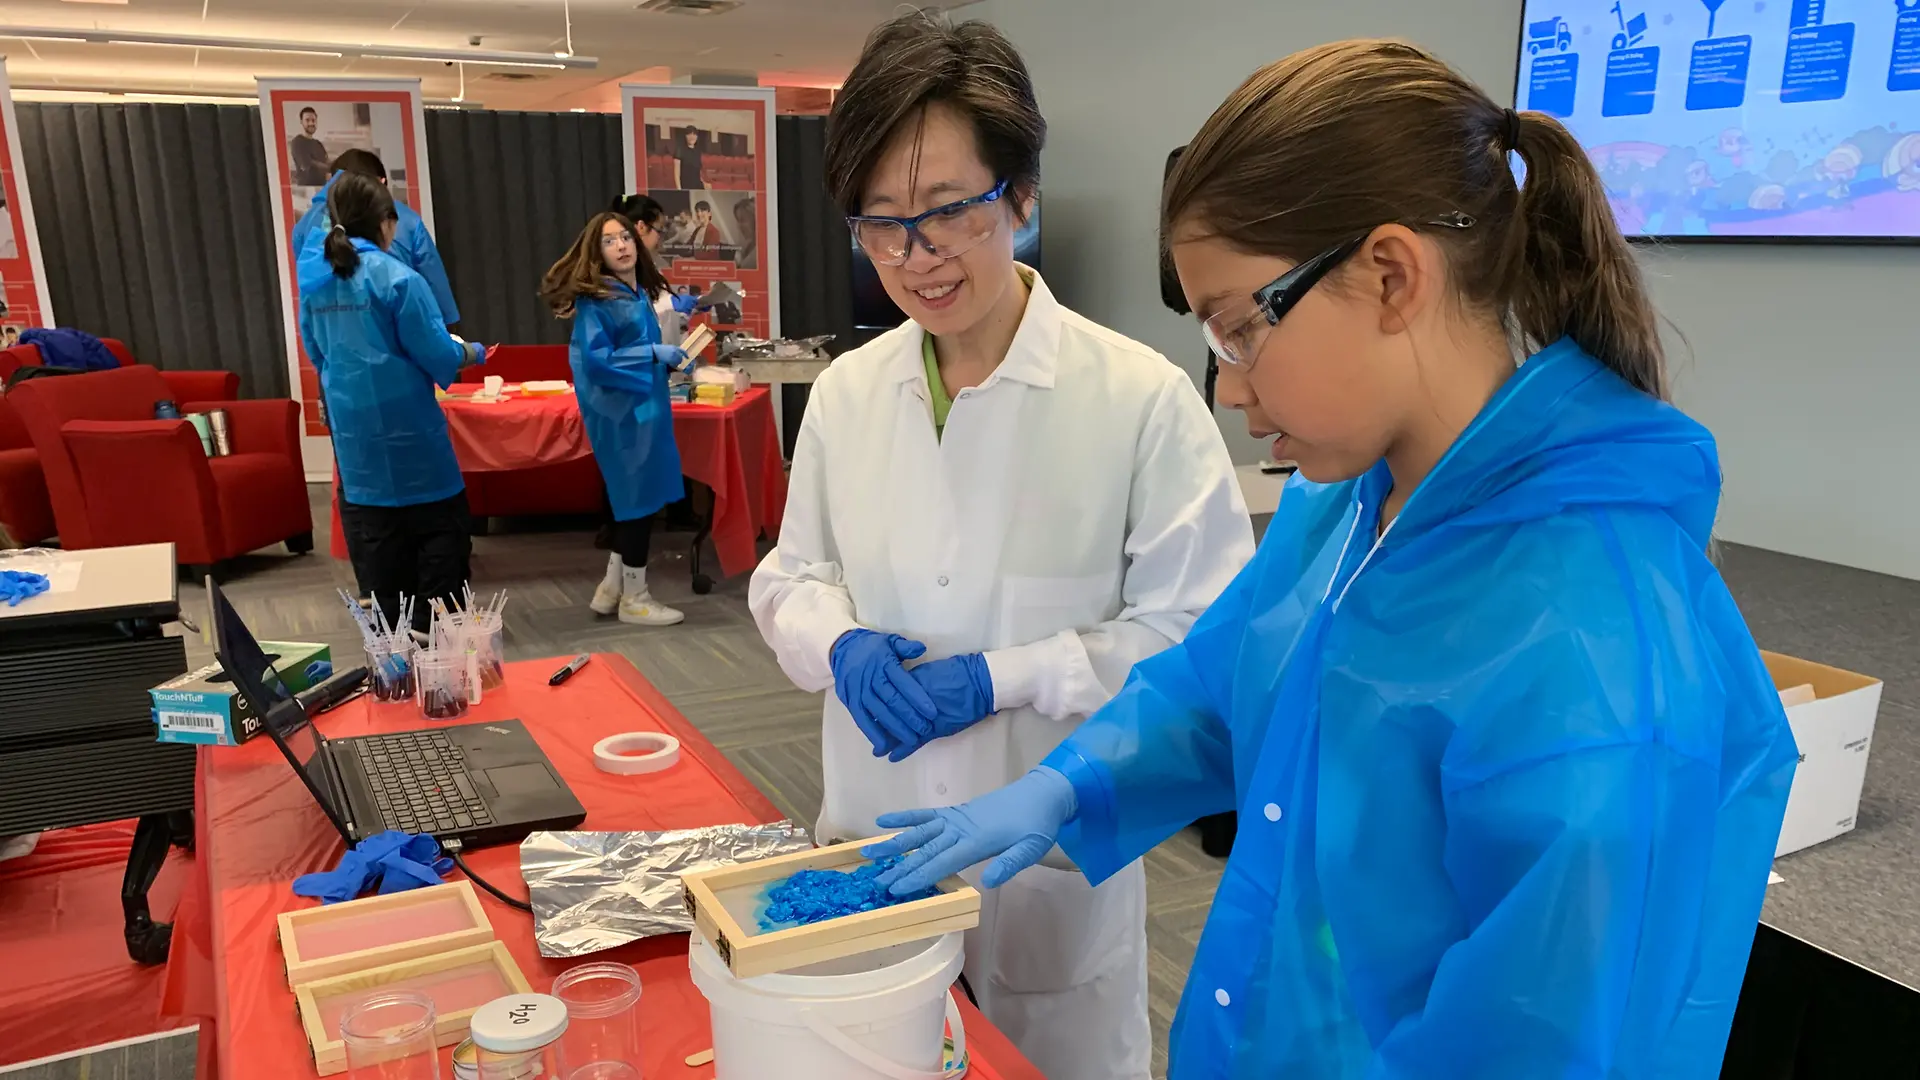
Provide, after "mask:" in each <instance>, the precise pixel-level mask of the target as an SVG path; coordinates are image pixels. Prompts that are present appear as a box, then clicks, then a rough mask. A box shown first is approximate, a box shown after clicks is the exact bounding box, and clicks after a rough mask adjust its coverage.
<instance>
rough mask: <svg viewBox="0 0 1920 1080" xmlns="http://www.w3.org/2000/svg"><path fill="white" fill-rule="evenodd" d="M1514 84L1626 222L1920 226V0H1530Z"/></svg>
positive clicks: (1801, 230) (1638, 228)
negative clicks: (1588, 163)
mask: <svg viewBox="0 0 1920 1080" xmlns="http://www.w3.org/2000/svg"><path fill="white" fill-rule="evenodd" d="M1518 96H1519V98H1520V100H1519V102H1518V107H1520V108H1523V109H1536V110H1539V111H1540V112H1546V113H1551V114H1553V115H1554V116H1557V117H1560V118H1561V120H1563V121H1564V122H1565V123H1566V124H1567V126H1568V127H1569V128H1571V129H1572V130H1573V133H1574V134H1575V135H1576V136H1578V137H1579V139H1580V141H1581V143H1582V144H1584V145H1585V146H1586V148H1587V152H1588V153H1589V154H1591V155H1592V157H1593V161H1594V164H1595V165H1596V166H1598V167H1599V169H1600V175H1601V176H1602V177H1603V178H1605V180H1606V184H1607V190H1608V194H1609V196H1610V198H1611V199H1612V202H1613V208H1614V213H1615V214H1616V215H1617V216H1618V218H1619V220H1620V225H1621V227H1622V228H1623V229H1624V230H1625V231H1626V232H1628V233H1629V234H1634V235H1643V236H1725V237H1749V238H1753V237H1796V238H1797V237H1855V238H1895V239H1909V240H1913V239H1920V0H1657V2H1642V0H1622V2H1620V3H1614V2H1612V0H1527V4H1526V15H1525V24H1524V26H1523V28H1522V31H1521V39H1520V80H1519V92H1518Z"/></svg>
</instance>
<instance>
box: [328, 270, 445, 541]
mask: <svg viewBox="0 0 1920 1080" xmlns="http://www.w3.org/2000/svg"><path fill="white" fill-rule="evenodd" d="M353 246H354V249H355V250H357V251H359V252H360V265H359V267H358V268H356V269H355V270H354V272H353V276H352V277H346V278H343V277H339V276H336V275H335V274H334V272H333V267H332V266H331V265H329V264H328V263H327V261H326V255H325V253H324V251H323V248H322V246H321V245H319V244H315V245H313V246H312V247H311V248H309V249H307V250H306V251H304V252H303V253H302V255H301V259H300V266H299V268H298V269H299V280H300V336H301V341H302V343H303V344H305V346H306V349H307V356H308V357H309V358H310V359H311V360H312V361H313V366H314V367H315V368H317V369H318V370H319V372H320V389H321V392H322V393H323V394H325V395H326V399H327V419H328V422H329V423H330V425H331V426H332V428H333V451H334V459H335V460H336V461H337V462H338V463H339V466H340V483H341V486H342V488H343V489H344V491H343V494H344V496H345V497H346V500H347V501H348V502H352V503H359V504H361V505H363V506H415V505H418V504H420V503H428V502H435V501H438V500H440V499H447V498H451V497H453V496H454V495H457V494H459V493H460V492H462V491H464V490H466V484H465V483H464V482H463V481H462V480H461V479H460V465H459V462H458V461H456V460H455V459H454V456H453V443H452V441H450V440H449V439H448V438H447V417H446V414H445V413H442V412H441V411H440V403H439V402H437V401H435V400H434V396H433V388H434V387H435V386H440V387H445V386H447V385H449V384H451V383H452V382H453V380H454V376H455V374H456V373H458V372H459V370H460V367H461V365H462V364H463V363H465V362H466V361H467V360H469V359H471V358H472V356H473V354H474V352H475V350H474V348H473V346H470V345H462V344H461V343H460V342H458V341H455V340H453V338H452V337H450V336H448V334H447V327H446V324H445V323H442V322H441V321H440V309H439V308H438V307H437V306H436V305H435V304H434V302H433V293H432V291H431V290H429V289H428V287H427V283H426V281H425V280H424V279H422V278H421V277H420V275H419V274H416V273H414V272H413V271H412V270H410V269H408V268H407V266H406V264H404V263H402V262H401V261H400V260H399V259H396V258H394V257H393V256H391V255H388V254H387V253H386V252H384V251H381V250H380V249H379V248H378V247H377V246H375V245H373V244H370V243H368V242H367V241H365V240H358V239H356V240H355V241H354V242H353Z"/></svg>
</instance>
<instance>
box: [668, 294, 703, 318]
mask: <svg viewBox="0 0 1920 1080" xmlns="http://www.w3.org/2000/svg"><path fill="white" fill-rule="evenodd" d="M699 306H700V298H699V297H697V296H688V295H686V294H684V293H674V294H673V310H675V311H677V312H679V313H680V314H682V315H691V314H693V312H694V309H696V308H698V307H699Z"/></svg>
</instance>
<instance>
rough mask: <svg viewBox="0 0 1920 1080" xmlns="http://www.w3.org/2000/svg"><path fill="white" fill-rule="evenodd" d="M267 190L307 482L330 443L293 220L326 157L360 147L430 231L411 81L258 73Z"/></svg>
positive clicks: (423, 150) (321, 177)
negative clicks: (306, 345)
mask: <svg viewBox="0 0 1920 1080" xmlns="http://www.w3.org/2000/svg"><path fill="white" fill-rule="evenodd" d="M256 81H257V82H258V83H259V86H260V126H261V129H262V132H263V134H264V136H265V143H266V152H267V186H268V194H269V197H270V198H271V200H272V203H273V214H272V217H273V233H274V240H275V242H276V243H277V244H278V245H279V252H280V258H279V259H278V260H276V265H277V266H279V267H280V285H281V288H280V296H281V311H282V314H283V317H284V321H285V324H286V337H287V371H288V384H289V385H290V386H292V387H293V395H294V400H296V401H298V402H300V409H301V416H302V419H303V421H304V427H303V430H302V438H301V450H302V454H303V457H304V460H305V463H306V468H307V475H308V478H309V479H326V478H329V477H331V476H332V474H333V444H332V442H331V441H330V440H329V439H328V435H327V426H326V423H325V421H324V420H323V418H322V416H321V412H320V374H319V372H317V371H315V370H314V367H313V364H312V363H310V362H309V361H308V360H307V357H306V353H305V350H304V349H303V348H302V347H301V344H300V318H299V310H300V309H299V303H300V290H299V283H298V280H297V279H296V277H295V276H294V262H295V259H296V257H297V254H298V253H296V252H295V251H293V249H292V247H291V237H292V235H293V228H294V226H295V225H296V224H297V223H298V222H299V221H300V218H301V216H302V215H304V214H306V213H307V212H308V211H309V210H310V209H311V208H312V207H313V204H314V200H315V199H317V198H319V197H320V193H321V191H322V189H323V188H325V186H326V183H327V180H328V178H329V176H330V163H331V162H332V161H333V159H335V158H337V157H339V156H340V155H341V154H342V153H344V152H345V151H347V150H356V149H357V150H367V151H370V152H372V153H373V154H374V155H375V156H377V157H378V158H379V159H380V163H381V164H382V165H383V166H384V167H385V168H386V170H387V189H388V190H389V191H391V192H393V198H394V201H395V202H402V203H406V204H407V205H408V206H411V207H412V208H413V209H414V210H415V211H417V212H418V213H419V214H420V217H421V219H422V220H423V221H425V223H426V226H427V229H428V231H432V229H433V195H432V190H433V189H432V186H431V184H430V183H429V177H428V175H427V123H426V113H425V111H424V109H423V108H422V106H421V103H420V80H418V79H258V80H256Z"/></svg>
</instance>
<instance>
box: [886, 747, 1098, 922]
mask: <svg viewBox="0 0 1920 1080" xmlns="http://www.w3.org/2000/svg"><path fill="white" fill-rule="evenodd" d="M1078 809H1079V801H1078V800H1077V799H1076V797H1075V796H1074V794H1073V783H1072V782H1071V781H1069V780H1068V779H1067V778H1066V777H1065V776H1064V775H1062V774H1061V773H1060V772H1058V771H1057V770H1054V769H1050V768H1048V767H1046V766H1045V765H1042V766H1040V767H1039V768H1036V769H1034V770H1032V771H1031V772H1029V773H1027V775H1025V776H1023V777H1021V778H1020V779H1018V780H1015V781H1014V782H1013V783H1011V784H1008V785H1007V786H1006V787H1003V788H1000V789H999V790H997V791H989V792H987V793H986V794H985V795H982V796H980V797H979V798H977V799H970V800H968V801H966V802H964V803H961V804H960V805H959V806H948V807H943V808H942V809H939V810H905V811H901V812H899V813H893V814H882V815H880V820H879V822H878V824H879V826H880V827H881V828H883V829H905V830H906V831H905V832H903V833H900V834H899V835H898V836H895V837H893V838H892V839H889V840H882V841H880V842H879V843H877V844H869V845H867V846H866V847H863V848H861V849H860V854H862V855H865V856H867V857H868V858H870V859H881V858H886V857H888V856H891V855H905V856H906V858H905V859H902V860H901V861H900V863H899V865H897V866H895V867H894V868H893V869H891V870H889V871H887V872H886V873H884V874H882V875H880V884H882V885H885V886H887V887H888V888H889V889H891V890H892V891H893V893H894V895H896V896H898V895H901V894H904V893H915V892H919V891H920V890H922V889H927V888H932V887H933V885H934V883H936V882H938V881H941V880H942V879H945V878H948V877H951V876H953V875H954V874H957V873H959V872H960V871H962V870H965V869H966V868H967V867H969V866H973V865H974V864H976V863H981V862H985V861H986V860H988V859H992V860H993V862H991V863H988V864H987V869H986V872H985V873H984V874H983V875H982V876H981V878H980V883H981V884H982V885H985V886H986V887H987V888H989V889H997V888H999V887H1000V886H1002V885H1005V884H1006V883H1007V881H1008V879H1010V878H1012V877H1013V875H1015V874H1017V873H1019V872H1020V871H1022V870H1025V869H1026V868H1027V867H1029V866H1032V865H1033V864H1034V863H1037V862H1039V861H1040V860H1041V859H1042V858H1045V857H1046V854H1047V852H1049V851H1051V850H1053V844H1054V841H1055V840H1056V839H1057V838H1058V837H1059V835H1060V830H1061V828H1063V827H1064V826H1065V825H1066V823H1067V822H1069V821H1071V820H1073V815H1074V813H1075V812H1076V811H1077V810H1078Z"/></svg>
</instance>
